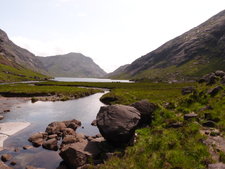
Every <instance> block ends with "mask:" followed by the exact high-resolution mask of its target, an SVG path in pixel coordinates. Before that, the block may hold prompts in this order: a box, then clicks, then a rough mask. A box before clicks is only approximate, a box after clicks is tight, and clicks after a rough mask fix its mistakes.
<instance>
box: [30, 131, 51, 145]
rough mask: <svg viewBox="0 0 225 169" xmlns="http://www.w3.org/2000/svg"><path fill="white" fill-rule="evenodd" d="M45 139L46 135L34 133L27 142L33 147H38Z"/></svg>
mask: <svg viewBox="0 0 225 169" xmlns="http://www.w3.org/2000/svg"><path fill="white" fill-rule="evenodd" d="M46 137H47V133H41V132H39V133H35V134H33V135H32V136H31V137H30V138H29V139H28V141H30V142H31V143H32V144H33V146H35V147H39V146H41V145H42V144H43V142H44V139H45V138H46Z"/></svg>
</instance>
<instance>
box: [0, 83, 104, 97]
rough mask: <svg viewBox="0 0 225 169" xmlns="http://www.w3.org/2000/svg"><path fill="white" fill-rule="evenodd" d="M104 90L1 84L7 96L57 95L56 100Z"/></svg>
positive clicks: (4, 94)
mask: <svg viewBox="0 0 225 169" xmlns="http://www.w3.org/2000/svg"><path fill="white" fill-rule="evenodd" d="M98 92H102V90H99V89H87V88H79V87H72V86H36V85H34V84H7V85H0V94H1V95H2V96H6V97H39V96H55V98H52V99H55V100H62V101H65V100H70V99H77V98H80V97H84V96H89V95H91V94H94V93H98Z"/></svg>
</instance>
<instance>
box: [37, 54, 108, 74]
mask: <svg viewBox="0 0 225 169" xmlns="http://www.w3.org/2000/svg"><path fill="white" fill-rule="evenodd" d="M38 59H39V60H40V61H41V62H42V64H43V67H44V69H45V70H46V71H47V72H48V73H49V74H50V75H51V76H55V77H103V76H105V75H106V72H105V71H104V70H103V69H101V68H100V67H99V66H98V65H97V64H96V63H95V62H94V61H93V60H92V59H91V58H90V57H87V56H84V55H83V54H81V53H68V54H65V55H56V56H49V57H38Z"/></svg>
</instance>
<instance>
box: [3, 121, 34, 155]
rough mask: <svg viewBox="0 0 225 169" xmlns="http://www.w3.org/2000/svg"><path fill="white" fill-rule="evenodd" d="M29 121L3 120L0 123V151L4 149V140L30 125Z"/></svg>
mask: <svg viewBox="0 0 225 169" xmlns="http://www.w3.org/2000/svg"><path fill="white" fill-rule="evenodd" d="M30 125H31V123H29V122H4V123H0V151H2V150H3V149H4V141H5V140H6V139H7V138H8V137H9V136H12V135H14V134H16V133H17V132H19V131H21V130H23V129H25V128H27V127H28V126H30Z"/></svg>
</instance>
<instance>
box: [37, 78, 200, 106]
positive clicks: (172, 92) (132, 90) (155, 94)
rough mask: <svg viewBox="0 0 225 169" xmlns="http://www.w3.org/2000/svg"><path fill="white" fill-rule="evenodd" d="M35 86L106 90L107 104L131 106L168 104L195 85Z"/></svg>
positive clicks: (98, 84) (77, 84)
mask: <svg viewBox="0 0 225 169" xmlns="http://www.w3.org/2000/svg"><path fill="white" fill-rule="evenodd" d="M36 85H41V86H42V85H43V86H45V85H47V86H51V85H52V86H85V87H97V88H107V89H110V90H111V92H110V93H107V94H106V95H104V96H103V97H102V98H101V100H102V101H103V102H106V103H108V104H117V103H120V104H126V105H127V104H131V103H134V102H135V101H139V100H141V99H148V100H149V101H151V102H154V103H163V102H168V101H170V100H173V99H178V98H179V97H180V96H181V92H180V91H181V89H182V88H183V87H185V86H189V85H192V86H195V85H196V84H195V83H174V84H168V83H87V82H53V81H49V82H42V83H37V84H36Z"/></svg>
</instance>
